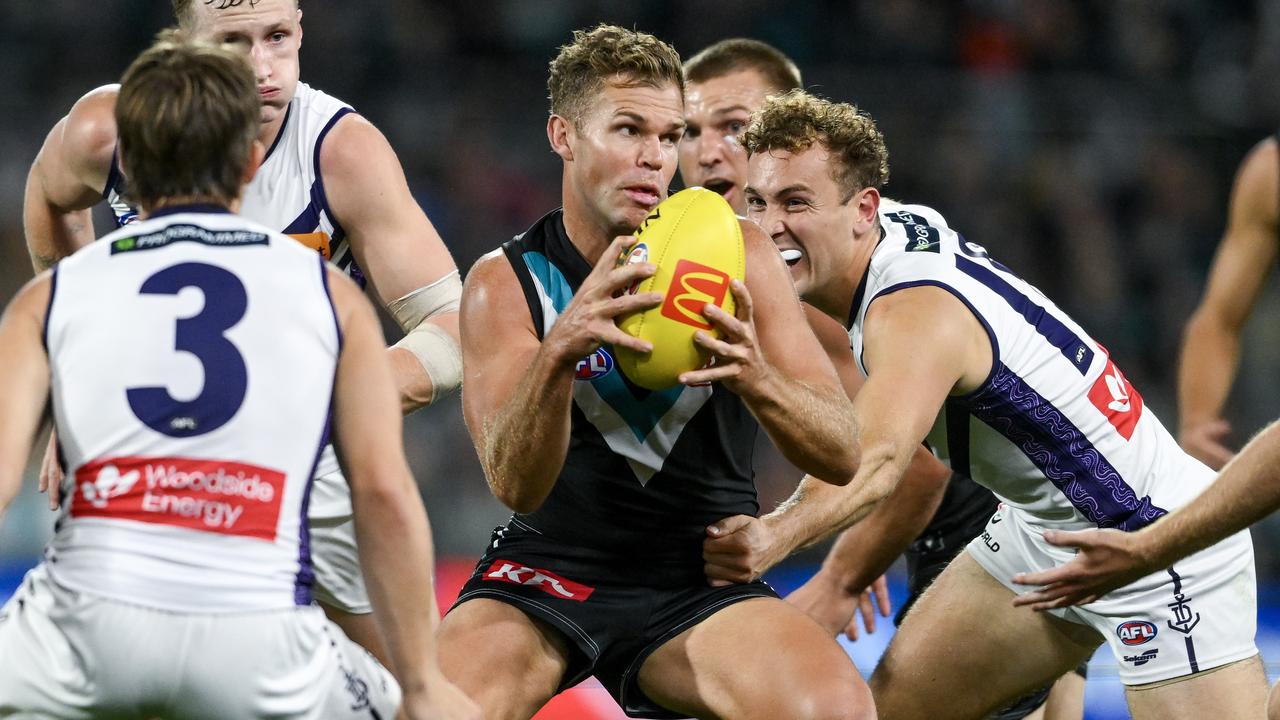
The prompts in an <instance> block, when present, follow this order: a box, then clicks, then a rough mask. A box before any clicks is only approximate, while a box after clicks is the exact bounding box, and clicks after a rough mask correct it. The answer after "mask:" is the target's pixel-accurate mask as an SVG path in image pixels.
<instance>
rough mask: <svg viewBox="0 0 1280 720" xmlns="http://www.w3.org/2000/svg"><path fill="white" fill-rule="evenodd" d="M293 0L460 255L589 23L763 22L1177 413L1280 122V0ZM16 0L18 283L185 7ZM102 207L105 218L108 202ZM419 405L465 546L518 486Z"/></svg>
mask: <svg viewBox="0 0 1280 720" xmlns="http://www.w3.org/2000/svg"><path fill="white" fill-rule="evenodd" d="M302 9H303V11H304V13H305V16H304V20H303V27H304V30H305V38H304V42H303V46H302V65H303V70H302V79H303V80H304V81H305V82H308V83H310V84H312V85H314V86H316V87H319V88H321V89H323V90H325V91H326V92H329V93H332V94H334V95H336V96H337V97H339V98H342V99H344V100H346V101H347V102H350V103H352V104H353V105H354V106H355V107H356V109H357V110H359V111H360V112H361V113H363V114H364V115H366V116H367V117H368V118H370V119H371V120H372V121H373V122H375V123H376V124H378V125H379V126H380V127H381V128H382V130H383V131H384V132H385V133H386V134H387V136H388V137H389V139H390V141H391V143H392V145H393V146H394V147H395V148H396V150H397V151H398V153H399V154H400V157H401V160H402V162H403V164H404V167H405V169H406V171H407V172H408V174H409V182H410V185H411V187H412V188H413V190H414V192H415V194H416V195H417V197H418V198H419V200H420V202H421V203H422V205H423V206H424V207H425V208H426V210H427V212H428V214H429V215H430V217H431V218H432V220H433V221H434V222H435V224H436V225H437V227H438V228H439V229H440V231H441V234H442V235H443V236H444V238H445V241H446V243H447V244H448V245H449V247H450V249H451V250H452V252H453V254H454V257H455V258H456V259H457V261H458V265H459V267H460V268H462V269H463V270H464V272H465V270H466V268H468V267H469V266H470V265H471V263H472V262H473V261H474V260H475V259H476V258H477V257H479V256H480V255H481V254H482V253H484V252H486V251H488V250H490V249H492V248H494V247H496V246H497V245H498V244H499V243H501V242H502V241H504V240H505V239H507V238H509V237H510V236H511V235H513V234H514V233H516V232H519V231H521V230H523V229H524V228H525V227H527V226H528V225H530V224H531V223H532V222H533V221H534V220H535V219H537V217H539V216H540V215H541V214H542V213H543V212H545V211H546V210H548V209H550V208H551V207H553V206H554V204H555V202H556V198H557V197H558V192H559V172H560V163H559V161H558V160H556V159H555V158H554V157H553V156H552V154H551V152H550V151H549V149H548V146H547V141H546V137H545V132H544V126H545V117H546V113H547V109H546V105H547V104H546V99H545V98H546V86H545V78H546V64H547V62H548V60H549V59H550V58H551V57H552V55H553V54H554V50H555V48H556V47H557V46H558V45H560V44H562V43H564V42H565V41H566V40H567V39H568V37H569V33H570V31H571V30H572V29H574V28H581V27H587V26H590V25H594V24H595V23H597V22H600V21H608V22H614V23H619V24H623V25H627V26H634V27H636V28H638V29H642V30H645V31H648V32H652V33H654V34H656V35H658V36H660V37H662V38H664V39H666V40H668V41H670V42H672V43H673V44H674V45H675V46H676V48H677V49H678V50H679V51H680V52H681V53H682V54H684V55H685V56H686V57H687V56H689V55H691V54H692V53H693V52H696V51H697V50H699V49H701V48H702V47H704V46H706V45H707V44H709V43H711V42H714V41H716V40H719V39H721V38H724V37H730V36H749V37H756V38H759V39H762V40H765V41H767V42H770V43H773V44H775V45H777V46H778V47H779V48H781V49H782V50H784V51H785V52H786V53H788V54H790V55H791V56H792V57H793V58H794V59H795V60H796V61H797V62H798V63H799V64H800V66H801V67H802V68H803V70H804V78H805V84H806V86H808V87H809V88H811V89H813V90H816V91H817V92H819V93H820V94H824V95H827V96H830V97H833V98H836V99H840V100H852V101H853V102H855V103H857V104H859V105H861V106H862V107H863V108H865V109H867V110H868V111H869V112H870V113H871V114H872V115H873V116H874V117H875V118H876V120H877V121H878V123H879V125H880V128H881V129H882V131H883V132H884V134H885V136H886V139H887V142H888V145H889V150H890V162H891V168H892V173H891V179H890V182H889V185H888V187H887V189H886V194H887V195H889V196H890V197H894V198H898V199H902V200H906V201H912V202H920V203H924V204H928V205H932V206H934V207H935V208H937V209H938V210H939V211H941V212H942V213H943V215H945V216H946V217H947V218H949V220H950V222H951V224H952V225H953V226H954V227H957V228H959V229H960V230H961V231H962V232H963V233H964V235H965V237H966V239H968V240H970V241H972V242H976V243H979V244H981V245H984V246H985V247H986V248H987V249H988V250H989V251H990V252H991V253H992V255H993V256H995V257H996V258H998V259H1000V260H1002V261H1003V262H1004V263H1005V264H1007V265H1010V266H1011V267H1012V268H1014V269H1015V270H1016V271H1017V272H1019V273H1020V274H1021V275H1023V276H1024V277H1026V278H1027V279H1028V280H1030V281H1031V282H1033V283H1035V284H1036V285H1038V286H1039V287H1040V288H1041V289H1042V290H1044V291H1045V292H1046V293H1047V294H1048V295H1049V296H1050V297H1052V298H1054V299H1056V300H1057V301H1058V302H1059V304H1060V305H1062V306H1063V307H1064V308H1065V309H1066V310H1067V311H1068V312H1070V313H1071V314H1073V315H1074V316H1075V317H1077V318H1078V319H1080V320H1081V321H1082V323H1083V324H1084V325H1085V327H1086V328H1087V329H1088V330H1089V331H1090V332H1091V333H1092V334H1093V335H1094V336H1095V337H1096V338H1097V339H1098V340H1099V341H1100V342H1102V343H1103V344H1104V345H1106V346H1107V347H1108V348H1109V349H1110V350H1111V352H1112V354H1113V356H1115V357H1116V358H1117V361H1118V362H1119V363H1120V364H1121V366H1122V367H1124V368H1125V371H1126V373H1127V374H1128V376H1129V377H1130V379H1131V380H1132V382H1133V383H1134V385H1135V386H1136V387H1137V388H1138V389H1139V391H1140V392H1141V393H1142V394H1143V395H1144V397H1145V399H1146V402H1147V403H1148V405H1149V406H1151V407H1152V408H1154V409H1155V410H1156V411H1157V412H1158V413H1159V415H1160V417H1161V418H1162V419H1164V421H1165V423H1166V425H1167V426H1168V427H1169V428H1170V430H1174V427H1173V426H1174V424H1175V423H1176V417H1177V416H1176V413H1175V412H1174V377H1175V366H1176V357H1177V350H1178V342H1179V338H1180V334H1181V330H1182V326H1183V323H1184V322H1185V321H1186V318H1187V316H1188V315H1189V314H1190V312H1191V310H1192V308H1193V307H1194V305H1195V303H1196V300H1197V298H1198V297H1199V293H1200V290H1201V288H1202V285H1203V280H1204V276H1205V272H1206V270H1207V267H1208V264H1209V261H1210V258H1211V257H1212V253H1213V250H1214V248H1215V246H1216V244H1217V241H1218V239H1219V237H1220V235H1221V232H1222V228H1223V223H1224V218H1225V211H1226V201H1227V195H1228V191H1229V188H1230V183H1231V179H1232V174H1233V172H1234V168H1235V166H1236V164H1237V163H1238V162H1239V161H1240V159H1241V158H1242V157H1243V156H1244V155H1245V153H1246V152H1247V150H1248V149H1249V148H1250V147H1251V146H1252V145H1253V144H1254V143H1255V142H1257V141H1258V140H1260V139H1261V138H1263V137H1264V136H1265V135H1267V134H1268V133H1272V132H1275V131H1276V129H1277V127H1280V82H1277V78H1280V2H1259V3H1249V2H1231V1H1225V0H1223V1H1218V0H1215V1H1212V2H1211V1H1210V0H1106V1H1105V2H1103V1H1102V0H1093V1H1089V2H1066V1H1063V0H969V1H966V2H934V1H933V0H875V1H865V0H859V1H850V2H834V1H825V2H796V1H791V2H767V1H765V0H736V1H734V2H709V1H703V0H682V1H680V2H675V1H674V0H645V1H644V2H632V1H628V0H600V1H598V2H588V1H587V0H534V1H529V0H473V1H471V2H441V1H428V0H361V1H359V2H353V1H351V0H347V1H345V2H344V1H342V0H324V1H323V2H321V1H319V0H303V2H302ZM0 18H2V19H3V21H2V22H0V67H3V68H4V72H3V75H4V77H5V78H6V81H5V90H4V92H3V93H2V94H0V117H3V118H4V120H3V122H2V123H0V300H3V301H5V302H7V301H8V299H9V298H10V297H12V295H13V293H14V292H15V291H16V290H17V288H18V287H19V286H20V285H21V283H22V282H24V281H25V280H26V279H27V278H28V277H29V276H30V274H31V270H30V267H31V266H30V263H29V261H28V258H27V254H26V251H25V248H24V245H23V240H22V225H21V207H22V188H23V184H24V182H25V178H26V173H27V169H28V167H29V165H30V162H31V160H32V158H33V156H34V154H35V152H36V151H37V150H38V148H39V147H40V143H41V140H42V139H43V135H44V133H45V132H47V131H48V129H49V128H50V127H51V126H52V125H53V124H54V123H55V122H56V121H57V119H58V118H59V117H60V116H61V115H62V114H64V113H65V112H66V110H67V109H68V108H69V107H70V106H71V105H72V103H73V102H74V101H75V99H76V98H77V97H79V96H80V95H81V94H83V93H84V92H86V91H87V90H89V89H90V88H92V87H95V86H97V85H100V84H104V83H109V82H114V81H115V80H116V79H117V78H118V76H119V74H120V73H121V72H122V71H123V70H124V68H125V67H126V66H127V65H128V63H129V61H130V60H131V59H132V58H133V57H134V55H136V54H137V53H138V52H139V51H141V50H142V49H144V48H145V47H146V46H147V45H148V44H149V41H150V39H151V37H152V36H153V35H154V33H155V32H156V31H158V30H159V29H161V28H162V27H164V26H165V25H166V24H167V23H168V22H169V21H170V10H169V3H168V2H167V1H166V0H111V1H110V2H98V1H94V0H44V1H43V2H38V3H37V2H30V0H0ZM96 220H97V227H98V229H99V231H100V234H101V232H104V231H105V230H106V229H107V228H108V227H109V226H108V223H107V218H106V215H105V214H98V215H97V216H96ZM1277 242H1280V238H1277ZM1278 284H1280V283H1274V282H1273V283H1272V287H1270V288H1269V289H1268V290H1267V293H1266V296H1265V297H1264V298H1263V299H1262V301H1261V302H1260V303H1259V305H1258V308H1257V310H1256V312H1255V316H1254V319H1253V321H1252V322H1251V324H1250V327H1249V329H1248V332H1247V334H1246V337H1245V349H1244V356H1243V366H1242V369H1241V372H1240V375H1239V379H1238V381H1237V384H1236V388H1235V391H1234V393H1233V395H1232V400H1231V403H1230V405H1229V408H1228V417H1229V418H1230V419H1231V420H1232V421H1233V423H1234V425H1235V428H1236V435H1237V436H1236V437H1235V438H1234V441H1235V442H1236V443H1242V442H1243V441H1244V440H1245V439H1246V438H1247V436H1248V434H1250V433H1252V432H1253V431H1254V430H1256V429H1257V428H1259V427H1261V425H1262V424H1264V423H1265V421H1266V420H1268V419H1270V418H1273V417H1276V416H1280V402H1277V399H1280V391H1278V390H1277V388H1276V381H1275V378H1277V377H1280V322H1276V318H1277V317H1278V316H1280V291H1278V290H1277V289H1276V287H1275V286H1276V285H1278ZM512 310H513V311H518V312H522V311H523V309H522V308H513V309H512ZM391 328H393V326H392V325H391V324H388V329H389V330H390V329H391ZM910 391H911V389H910V388H902V392H904V393H908V392H910ZM287 420H288V419H287V418H281V421H282V422H287ZM407 423H408V424H407V430H406V443H407V446H408V447H407V449H408V453H409V458H410V461H411V463H412V465H413V467H414V469H415V473H416V475H417V478H418V480H419V482H420V484H421V486H422V489H423V492H424V495H425V498H426V501H427V505H428V507H429V508H430V510H431V516H432V519H433V522H434V525H435V534H436V541H437V547H438V548H439V550H440V551H441V552H442V553H445V554H451V555H461V556H471V555H473V554H474V553H476V552H478V551H479V550H480V549H481V547H482V546H483V543H484V539H485V538H486V537H487V534H488V532H489V530H490V529H491V528H492V527H493V526H494V525H495V524H497V523H498V522H499V521H501V520H502V518H503V517H504V516H505V513H504V511H503V509H502V508H501V507H500V506H499V505H498V504H497V502H496V501H494V500H493V499H492V498H491V497H490V495H489V493H488V490H487V488H486V487H485V483H484V479H483V476H482V475H481V473H480V469H479V465H478V463H477V462H476V460H475V453H474V450H473V449H472V446H471V443H470V441H469V439H468V436H467V434H466V430H465V428H464V427H463V424H462V421H461V414H460V412H459V410H458V402H457V398H456V396H455V397H454V398H452V399H450V400H448V401H445V402H443V403H442V404H441V405H440V406H438V407H434V408H429V409H427V410H425V411H422V412H419V413H417V414H416V415H414V416H411V417H410V418H409V419H408V421H407ZM764 444H767V442H766V443H764ZM41 447H43V446H41ZM762 447H763V444H762ZM757 458H758V465H759V467H760V474H761V477H760V480H759V483H760V487H761V491H762V492H761V496H762V502H763V504H764V505H765V507H766V508H768V507H771V506H772V504H773V503H775V502H777V501H778V500H779V499H781V498H782V497H784V496H785V495H786V494H788V493H789V492H790V490H791V489H792V487H793V486H794V483H795V481H796V480H797V479H798V473H797V472H796V471H795V470H792V469H790V468H789V467H788V466H786V464H785V463H784V462H783V461H781V460H780V459H778V458H777V457H776V456H775V455H773V454H771V453H770V452H760V453H758V454H757ZM37 460H38V456H37V457H36V458H34V459H33V462H32V466H31V467H32V472H33V473H34V469H35V467H36V461H37ZM33 486H34V478H33V479H32V481H31V482H30V483H29V486H28V490H27V491H26V495H25V496H24V499H23V501H22V502H20V503H19V504H18V505H17V506H15V508H14V509H13V511H12V512H11V513H10V517H9V518H8V519H7V520H6V522H5V523H4V525H3V527H2V528H0V564H4V563H5V562H10V563H12V562H18V563H21V562H24V559H31V558H34V557H35V556H36V555H37V553H38V551H39V548H40V546H41V544H42V543H43V542H44V540H45V539H46V538H47V536H48V533H49V526H50V525H51V522H52V517H51V516H50V514H48V513H47V512H42V511H41V508H42V501H43V498H37V497H36V496H34V493H33V491H32V490H31V488H32V487H33ZM1264 533H1265V534H1264ZM1257 539H1258V542H1257V548H1258V560H1259V565H1260V568H1259V572H1260V575H1261V576H1262V577H1263V578H1276V577H1280V551H1278V550H1277V549H1276V548H1280V542H1277V541H1276V540H1277V539H1280V525H1274V524H1273V525H1272V526H1270V528H1264V530H1262V531H1260V533H1259V535H1258V536H1257Z"/></svg>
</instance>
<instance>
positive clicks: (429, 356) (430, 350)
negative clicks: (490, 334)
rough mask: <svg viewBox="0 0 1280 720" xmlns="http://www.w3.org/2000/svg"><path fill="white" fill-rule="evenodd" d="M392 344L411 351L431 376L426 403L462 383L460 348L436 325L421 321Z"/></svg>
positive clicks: (455, 388) (442, 395)
mask: <svg viewBox="0 0 1280 720" xmlns="http://www.w3.org/2000/svg"><path fill="white" fill-rule="evenodd" d="M394 347H398V348H401V349H404V350H408V351H409V352H410V353H413V356H414V357H416V358H417V359H418V362H419V363H420V364H421V365H422V369H423V370H425V371H426V373H427V377H429V378H431V397H429V398H428V399H427V403H428V404H430V403H433V402H435V401H436V400H437V399H438V398H441V397H444V396H445V395H447V394H449V393H451V392H453V391H454V390H457V389H458V386H459V385H461V384H462V348H461V347H459V346H458V341H457V340H454V339H453V336H452V335H450V334H449V332H448V331H447V330H445V329H444V328H442V327H440V326H439V325H432V324H431V323H429V322H424V323H422V324H421V325H419V326H418V327H416V328H414V329H413V330H410V331H409V334H408V335H405V336H404V337H403V338H400V342H398V343H396V344H395V345H394Z"/></svg>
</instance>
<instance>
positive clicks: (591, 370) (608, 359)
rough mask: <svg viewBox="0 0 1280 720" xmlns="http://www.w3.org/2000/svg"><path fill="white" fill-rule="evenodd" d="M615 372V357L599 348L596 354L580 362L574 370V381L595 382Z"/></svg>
mask: <svg viewBox="0 0 1280 720" xmlns="http://www.w3.org/2000/svg"><path fill="white" fill-rule="evenodd" d="M612 371H613V356H612V355H610V354H609V352H608V351H607V350H605V349H604V348H598V349H597V350H596V351H595V352H593V353H591V354H590V355H588V356H586V357H584V358H582V359H581V360H579V361H578V365H577V367H576V368H574V371H573V379H574V380H595V379H596V378H602V377H604V376H605V375H608V374H609V373H610V372H612Z"/></svg>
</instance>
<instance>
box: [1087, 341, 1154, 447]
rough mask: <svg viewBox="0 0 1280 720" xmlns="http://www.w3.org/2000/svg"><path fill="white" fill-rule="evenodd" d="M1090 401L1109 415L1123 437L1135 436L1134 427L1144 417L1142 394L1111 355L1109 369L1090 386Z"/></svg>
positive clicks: (1112, 423)
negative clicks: (1130, 382) (1131, 383)
mask: <svg viewBox="0 0 1280 720" xmlns="http://www.w3.org/2000/svg"><path fill="white" fill-rule="evenodd" d="M1089 402H1091V403H1093V406H1094V407H1096V408H1098V410H1099V411H1100V412H1101V413H1102V414H1103V415H1106V416H1107V422H1109V423H1111V425H1112V426H1114V427H1115V429H1116V432H1118V433H1120V435H1121V437H1123V438H1124V439H1125V440H1128V439H1130V438H1132V437H1133V429H1134V427H1136V426H1137V424H1138V418H1140V417H1142V396H1141V395H1139V394H1138V391H1137V390H1135V389H1134V387H1133V386H1132V385H1130V384H1129V380H1128V378H1126V377H1125V376H1124V374H1123V373H1121V372H1120V368H1119V367H1117V366H1116V364H1115V362H1114V361H1113V360H1112V359H1111V358H1110V357H1108V358H1107V369H1106V370H1104V371H1103V373H1102V375H1101V376H1100V377H1099V378H1098V379H1097V380H1095V381H1094V383H1093V387H1091V388H1089Z"/></svg>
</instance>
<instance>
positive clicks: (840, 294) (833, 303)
mask: <svg viewBox="0 0 1280 720" xmlns="http://www.w3.org/2000/svg"><path fill="white" fill-rule="evenodd" d="M880 239H881V237H880V225H879V224H876V226H875V227H874V228H872V230H871V232H869V233H868V234H867V235H866V236H865V237H861V238H856V239H855V240H854V243H855V250H854V256H853V262H851V263H849V267H848V269H846V270H845V272H844V273H842V274H841V275H839V276H838V277H837V278H836V279H835V280H834V281H833V282H831V283H828V284H827V285H826V286H825V287H823V288H820V289H816V290H814V291H812V292H809V293H806V294H805V297H804V301H805V302H807V303H809V304H810V305H812V306H814V307H815V308H817V309H819V310H821V311H822V312H823V313H826V314H827V315H828V316H829V317H831V318H832V319H833V320H835V321H836V322H838V323H840V324H841V325H843V326H845V327H849V324H850V323H851V322H852V320H853V315H854V314H855V313H857V308H855V307H853V302H854V298H855V297H856V296H858V295H860V294H861V290H862V288H863V284H864V282H865V281H866V277H867V269H868V268H869V267H870V266H871V255H872V254H873V253H875V251H876V248H877V247H879V245H880Z"/></svg>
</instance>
